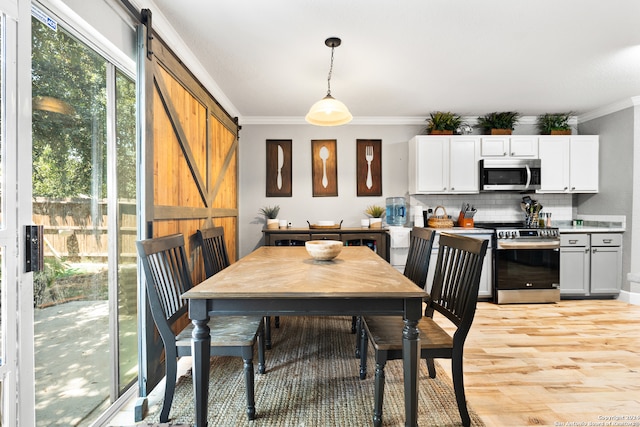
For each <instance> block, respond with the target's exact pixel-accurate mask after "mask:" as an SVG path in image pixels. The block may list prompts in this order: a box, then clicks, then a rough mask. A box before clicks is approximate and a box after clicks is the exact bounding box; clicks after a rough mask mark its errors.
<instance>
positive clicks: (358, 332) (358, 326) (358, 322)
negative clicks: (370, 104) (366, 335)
mask: <svg viewBox="0 0 640 427" xmlns="http://www.w3.org/2000/svg"><path fill="white" fill-rule="evenodd" d="M360 335H362V316H358V318H357V319H356V359H357V358H359V357H360V346H361V345H362V344H361V343H360Z"/></svg>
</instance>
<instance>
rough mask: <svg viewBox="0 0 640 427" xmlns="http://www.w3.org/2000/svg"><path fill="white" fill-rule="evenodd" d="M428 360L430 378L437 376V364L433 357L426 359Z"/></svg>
mask: <svg viewBox="0 0 640 427" xmlns="http://www.w3.org/2000/svg"><path fill="white" fill-rule="evenodd" d="M425 362H427V370H428V371H429V378H435V377H436V365H435V363H433V359H425Z"/></svg>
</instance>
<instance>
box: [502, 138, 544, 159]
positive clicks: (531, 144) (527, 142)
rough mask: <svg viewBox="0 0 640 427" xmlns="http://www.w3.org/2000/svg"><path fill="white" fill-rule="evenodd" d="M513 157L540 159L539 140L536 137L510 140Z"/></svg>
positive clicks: (510, 151) (510, 150) (510, 152)
mask: <svg viewBox="0 0 640 427" xmlns="http://www.w3.org/2000/svg"><path fill="white" fill-rule="evenodd" d="M509 155H510V156H511V157H523V158H531V159H536V158H538V138H537V137H535V136H512V137H511V138H510V139H509Z"/></svg>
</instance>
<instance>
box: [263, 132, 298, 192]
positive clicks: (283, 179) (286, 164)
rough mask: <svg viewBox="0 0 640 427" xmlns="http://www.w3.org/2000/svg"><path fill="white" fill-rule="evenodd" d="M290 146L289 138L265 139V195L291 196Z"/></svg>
mask: <svg viewBox="0 0 640 427" xmlns="http://www.w3.org/2000/svg"><path fill="white" fill-rule="evenodd" d="M291 147H292V144H291V140H290V139H267V180H266V183H267V184H266V187H267V189H266V190H267V197H291V187H292V183H291V174H292V168H291V159H292V152H291V150H292V148H291ZM280 150H282V151H280ZM279 151H280V153H279ZM279 162H281V163H279Z"/></svg>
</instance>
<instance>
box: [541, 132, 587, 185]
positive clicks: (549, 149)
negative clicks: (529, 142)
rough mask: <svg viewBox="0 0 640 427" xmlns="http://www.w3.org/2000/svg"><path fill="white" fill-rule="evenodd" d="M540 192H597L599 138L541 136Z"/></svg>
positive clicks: (585, 136)
mask: <svg viewBox="0 0 640 427" xmlns="http://www.w3.org/2000/svg"><path fill="white" fill-rule="evenodd" d="M538 145H539V147H538V150H539V155H540V160H541V161H542V183H541V186H540V190H539V191H538V192H540V193H597V192H598V176H599V173H598V149H599V137H598V136H597V135H577V136H540V137H539V141H538Z"/></svg>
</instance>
